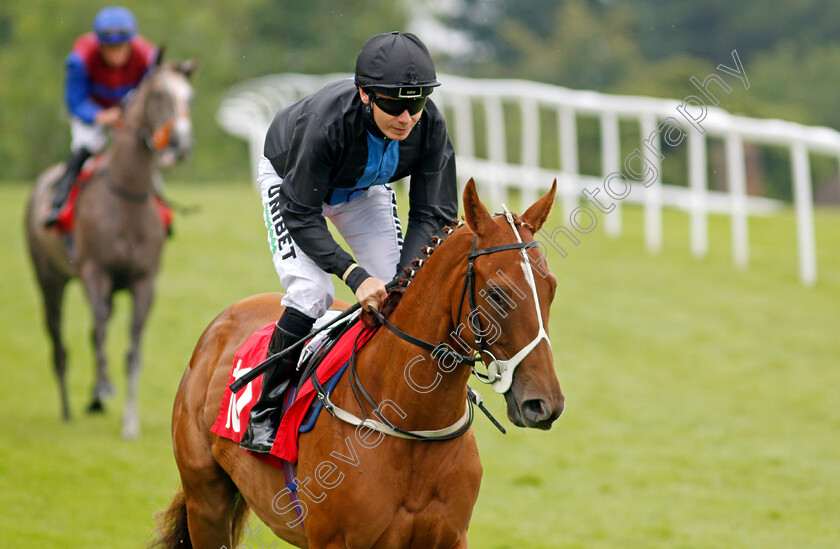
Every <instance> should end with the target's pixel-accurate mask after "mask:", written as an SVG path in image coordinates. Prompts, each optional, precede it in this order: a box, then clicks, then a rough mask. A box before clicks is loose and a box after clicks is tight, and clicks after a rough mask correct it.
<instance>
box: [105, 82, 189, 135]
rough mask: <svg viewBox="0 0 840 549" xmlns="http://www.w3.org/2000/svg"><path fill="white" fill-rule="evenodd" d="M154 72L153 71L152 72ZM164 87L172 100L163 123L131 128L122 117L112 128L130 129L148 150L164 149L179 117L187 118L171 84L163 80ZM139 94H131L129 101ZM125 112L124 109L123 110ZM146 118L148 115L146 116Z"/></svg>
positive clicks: (186, 113) (186, 112) (187, 115)
mask: <svg viewBox="0 0 840 549" xmlns="http://www.w3.org/2000/svg"><path fill="white" fill-rule="evenodd" d="M153 74H154V73H153ZM147 78H151V75H149V76H147ZM165 82H166V88H167V90H168V91H169V98H170V99H171V100H172V107H173V108H172V116H170V117H169V118H168V119H167V120H166V121H165V122H164V123H163V124H161V125H160V126H158V127H157V128H154V127H146V126H137V127H134V128H132V126H131V125H129V124H128V123H127V122H126V121H125V120H124V119H122V118H120V119H119V120H118V121H117V123H116V124H114V128H115V129H117V130H120V131H130V132H132V133H133V134H134V135H135V136H136V137H137V138H139V139H141V140H143V142H144V143H146V146H147V147H148V148H149V150H152V151H161V150H163V149H165V148H166V147H167V146H168V145H169V139H170V137H171V136H172V130H173V129H174V128H175V124H176V123H177V122H178V120H180V119H181V118H188V117H189V114H188V110H187V109H185V108H184V105H183V103H184V102H183V101H178V100H177V99H176V97H177V96H176V95H175V93H174V92H173V91H172V85H171V84H170V82H169V81H168V80H165ZM138 95H139V94H132V95H131V96H130V97H131V100H130V102H131V101H134V100H135V98H136V97H137V96H138ZM123 112H125V109H124V110H123ZM146 118H148V116H146Z"/></svg>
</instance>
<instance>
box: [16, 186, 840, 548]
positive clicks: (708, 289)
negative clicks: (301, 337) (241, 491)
mask: <svg viewBox="0 0 840 549" xmlns="http://www.w3.org/2000/svg"><path fill="white" fill-rule="evenodd" d="M170 193H171V195H172V198H174V199H176V200H178V201H180V202H184V203H187V204H197V205H199V206H200V208H201V209H200V211H199V212H198V213H197V214H195V215H192V216H186V217H185V216H179V217H178V218H177V219H176V223H177V224H176V235H175V238H174V239H172V240H171V241H170V242H169V245H168V247H167V248H166V251H165V258H164V264H163V268H162V272H161V275H160V277H159V284H158V294H157V301H156V304H155V306H154V308H153V310H152V314H151V317H150V320H149V322H148V325H147V333H146V338H145V343H144V372H143V375H142V378H141V391H140V404H141V418H142V429H143V435H142V437H141V439H140V440H137V441H124V440H122V439H121V438H120V436H119V433H120V412H121V408H122V404H123V400H124V399H123V396H122V391H123V390H124V386H125V376H124V373H123V359H124V349H125V343H126V339H127V331H128V326H127V318H128V305H129V304H128V301H127V299H125V296H122V297H121V299H118V300H117V303H116V313H115V317H114V319H113V320H112V323H111V329H110V333H109V342H108V348H109V351H110V356H111V359H112V364H111V368H110V371H111V374H112V377H113V381H114V382H115V384H116V386H117V388H118V393H119V394H118V396H117V397H116V398H114V399H113V401H110V402H108V410H107V413H106V414H104V415H101V416H89V415H87V414H85V413H84V407H85V405H86V404H87V399H88V397H89V393H90V389H91V385H92V382H93V378H92V375H93V361H92V353H91V350H90V345H89V341H90V337H89V332H90V315H89V312H88V309H87V306H86V304H85V302H84V299H83V296H82V291H81V288H80V286H79V284H78V282H75V283H73V284H72V286H71V289H70V292H69V295H68V296H67V301H66V326H65V338H66V340H67V342H68V346H69V353H70V372H69V379H70V392H71V398H72V408H73V412H74V414H75V417H74V421H73V422H72V423H70V424H63V423H61V422H60V421H59V419H58V398H57V391H56V386H55V381H54V379H53V375H52V373H51V369H50V366H49V355H48V346H47V337H46V334H45V331H44V329H43V327H42V326H43V324H42V319H41V312H40V298H39V296H38V294H37V291H36V287H35V283H34V278H33V275H32V271H31V268H30V266H29V265H28V260H27V258H26V253H25V247H24V241H23V235H22V233H21V225H22V221H21V217H22V210H23V205H24V201H25V198H26V194H27V189H26V187H24V186H22V185H8V184H4V185H0V276H1V277H2V278H0V281H2V283H1V284H0V303H2V310H1V311H0V367H2V372H3V384H2V389H0V417H2V420H3V422H4V426H3V428H2V429H0V508H2V509H3V513H2V514H0V547H4V548H13V547H39V548H52V547H55V548H66V547H108V548H122V547H126V548H129V547H131V548H136V547H141V546H142V545H143V544H144V542H145V541H147V540H148V539H149V538H150V537H151V536H152V533H153V529H154V523H153V514H154V513H155V512H156V511H157V510H160V509H162V508H164V507H165V506H166V505H167V504H168V502H169V498H170V497H171V495H172V493H173V492H174V490H175V488H176V487H177V482H178V481H177V471H176V468H175V464H174V460H173V458H172V449H171V444H170V438H169V422H170V412H171V403H172V399H173V396H174V394H175V390H176V387H177V384H178V381H179V379H180V376H181V373H182V371H183V369H184V367H185V365H186V363H187V360H188V358H189V355H190V353H191V350H192V347H193V345H194V344H195V341H196V339H197V338H198V336H199V334H200V333H201V331H202V330H203V328H204V326H205V325H206V324H207V322H208V321H209V320H210V319H211V318H213V317H214V316H215V315H216V314H217V313H218V312H219V311H220V310H221V309H223V308H224V307H226V306H227V305H228V304H229V303H231V302H232V301H235V300H237V299H239V298H241V297H244V296H246V295H250V294H253V293H258V292H261V291H266V290H276V289H279V287H278V282H277V280H276V275H275V274H274V272H273V268H272V266H271V263H270V260H269V256H268V251H267V247H266V244H265V236H264V232H263V228H262V219H261V208H260V205H259V198H258V196H257V195H256V193H255V192H254V191H253V190H252V189H251V188H250V186H249V185H247V184H245V183H237V184H229V185H221V184H218V185H203V186H198V185H194V186H192V185H188V186H179V185H177V184H172V185H170ZM557 210H558V212H555V214H554V215H552V217H551V218H550V219H549V221H548V222H547V226H548V227H553V226H556V225H558V224H560V223H562V220H561V219H560V215H559V210H560V208H557ZM624 226H625V232H624V235H623V236H622V237H620V238H618V239H615V240H611V239H609V238H607V237H605V236H604V234H603V231H602V230H601V228H599V229H598V230H596V231H595V232H593V233H591V234H589V235H585V236H583V237H582V238H581V245H580V246H578V247H573V248H572V249H570V250H568V251H569V255H568V257H566V258H565V259H561V258H560V257H559V256H558V255H556V254H552V255H551V257H550V262H551V266H552V269H553V270H554V272H555V273H556V274H557V277H558V279H559V285H558V292H557V298H556V299H555V303H554V307H553V310H552V318H551V339H552V345H553V347H554V350H555V360H556V365H557V372H558V376H559V379H560V382H561V385H562V386H563V390H564V393H565V394H566V397H567V409H566V412H565V413H564V415H563V416H562V417H561V419H560V420H559V421H558V422H557V423H556V424H555V426H554V428H553V429H552V430H551V431H549V432H535V431H524V430H521V429H516V428H513V427H510V428H509V429H508V434H507V435H505V436H502V435H501V434H499V433H497V432H496V431H495V430H494V429H493V428H492V426H490V424H489V423H488V422H486V421H484V420H483V419H481V418H478V420H477V422H476V425H475V430H476V432H477V438H478V442H479V446H480V449H481V455H482V462H483V464H484V471H485V472H484V480H483V485H482V491H481V494H480V496H479V501H478V504H477V506H476V508H475V511H474V513H473V521H472V524H471V527H470V544H471V546H473V547H478V548H490V549H502V548H511V549H514V548H516V549H519V548H564V549H565V548H569V549H571V548H581V549H583V548H585V549H590V548H604V549H606V548H610V549H631V548H638V549H651V548H668V549H672V548H679V549H682V548H697V549H708V548H725V549H729V548H755V549H772V548H779V549H791V548H797V549H800V548H826V549H828V548H834V547H838V546H840V520H838V511H839V510H840V436H838V433H840V370H838V369H837V368H836V366H837V362H838V357H840V337H838V334H837V329H838V328H837V326H838V320H840V318H838V317H840V314H838V313H839V312H840V307H839V306H840V254H838V250H839V249H840V213H838V212H837V211H819V212H818V216H817V237H818V250H819V257H818V261H819V280H818V282H817V285H816V286H815V287H813V288H804V287H802V286H801V285H800V284H799V282H798V270H797V263H796V234H795V223H794V218H793V215H792V213H790V212H785V213H782V214H780V215H777V216H774V217H770V218H757V219H751V220H750V244H751V265H750V267H749V268H748V269H746V270H737V269H736V268H734V267H733V265H732V260H731V255H730V251H729V250H730V245H729V234H730V232H729V226H728V222H727V220H726V219H725V218H722V217H713V218H712V219H711V220H710V232H711V235H710V242H711V249H710V253H709V256H708V257H707V258H705V259H703V260H696V259H695V258H693V257H692V256H691V254H690V253H689V251H688V229H687V227H688V221H687V218H686V216H685V214H682V213H679V212H666V213H665V226H666V232H665V235H666V236H665V246H664V250H663V251H662V252H661V253H659V254H657V255H651V254H648V253H646V252H644V244H643V241H644V240H643V235H642V231H641V227H642V216H641V211H640V210H638V209H635V208H627V209H626V210H625V211H624ZM339 296H340V297H343V298H345V299H347V298H348V297H349V295H348V293H347V291H346V290H345V289H343V288H339ZM482 391H483V393H484V395H485V397H486V400H487V401H488V402H489V404H490V407H491V409H492V410H493V412H494V413H495V414H496V415H497V417H503V416H504V406H503V402H502V399H501V398H500V397H498V396H495V395H493V394H491V393H488V392H487V391H484V390H483V389H482ZM263 534H264V537H263V539H265V540H268V536H267V535H265V530H263ZM279 545H282V544H280V543H278V546H279Z"/></svg>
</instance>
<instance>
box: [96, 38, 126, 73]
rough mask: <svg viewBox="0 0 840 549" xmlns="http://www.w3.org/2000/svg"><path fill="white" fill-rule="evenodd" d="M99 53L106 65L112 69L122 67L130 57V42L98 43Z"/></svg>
mask: <svg viewBox="0 0 840 549" xmlns="http://www.w3.org/2000/svg"><path fill="white" fill-rule="evenodd" d="M99 53H101V54H102V59H104V60H105V64H106V65H108V66H109V67H111V68H112V69H119V68H122V67H124V66H125V65H126V64H127V63H128V60H129V58H131V43H130V42H123V43H122V44H99Z"/></svg>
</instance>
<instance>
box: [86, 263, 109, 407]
mask: <svg viewBox="0 0 840 549" xmlns="http://www.w3.org/2000/svg"><path fill="white" fill-rule="evenodd" d="M80 275H81V279H82V282H83V283H84V286H85V293H86V294H87V298H88V301H89V302H90V307H91V310H92V312H93V346H94V349H95V350H96V383H94V385H93V394H92V397H91V402H90V406H89V407H88V411H90V412H99V411H102V410H103V409H104V407H103V403H102V401H103V399H105V398H107V397H109V396H111V395H113V394H114V386H113V385H112V384H111V380H110V378H109V377H108V358H107V356H106V354H105V331H106V328H107V325H108V319H109V318H111V310H112V308H113V299H112V298H113V296H112V291H113V283H112V281H111V277H110V276H109V275H108V274H107V273H106V272H104V271H103V270H102V269H101V268H99V266H98V265H95V264H93V263H86V264H85V265H84V266H82V269H81V273H80Z"/></svg>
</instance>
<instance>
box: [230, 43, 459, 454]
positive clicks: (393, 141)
mask: <svg viewBox="0 0 840 549" xmlns="http://www.w3.org/2000/svg"><path fill="white" fill-rule="evenodd" d="M436 78H437V75H436V73H435V67H434V63H433V61H432V57H431V55H430V54H429V51H428V50H427V49H426V46H425V45H424V44H423V42H421V41H420V39H419V38H417V37H416V36H415V35H413V34H410V33H399V32H392V33H386V34H379V35H376V36H373V37H372V38H370V39H369V40H368V41H367V42H366V43H365V45H364V46H363V47H362V50H361V52H360V53H359V55H358V58H357V59H356V71H355V78H354V79H352V80H351V79H346V80H340V81H337V82H333V83H331V84H328V85H327V86H325V87H324V88H322V89H321V90H320V91H318V92H315V93H314V94H312V95H310V96H308V97H305V98H303V99H301V100H300V101H298V102H297V103H295V104H293V105H290V106H289V107H287V108H285V109H283V110H281V111H280V112H278V113H277V115H276V116H275V117H274V120H273V122H272V123H271V125H270V127H269V129H268V132H267V134H266V138H265V147H264V151H263V153H264V154H263V157H262V159H261V160H260V164H259V172H258V182H259V184H260V189H261V192H262V203H263V211H264V217H265V223H266V227H267V228H268V243H269V247H270V249H271V252H272V254H273V259H274V267H275V269H276V270H277V274H278V275H279V277H280V282H281V284H282V285H283V288H284V289H285V291H286V295H285V296H284V297H283V301H282V303H283V305H284V306H285V307H286V309H285V311H284V312H283V315H282V316H281V317H280V319H279V320H278V321H277V323H276V325H275V327H274V333H273V334H272V337H271V342H270V343H269V347H268V356H271V355H273V354H276V353H278V352H280V351H281V350H282V349H284V348H286V347H288V346H290V345H292V344H294V343H296V342H297V341H299V340H300V339H301V338H303V337H304V336H306V335H307V334H308V333H309V331H310V330H311V329H312V326H313V324H314V323H315V320H316V319H317V318H319V317H320V316H322V315H323V314H324V313H325V312H326V310H327V309H328V308H329V306H330V305H331V304H332V302H333V298H334V295H335V288H334V287H333V284H332V280H331V279H330V274H334V275H336V276H337V277H339V278H341V280H342V281H344V283H345V284H347V286H349V287H350V289H351V290H352V291H353V292H354V293H355V295H356V299H358V301H359V303H360V304H361V305H362V307H363V308H364V309H365V310H368V309H369V308H370V307H374V308H377V307H379V306H380V304H381V302H382V300H383V299H384V298H385V296H386V292H385V282H384V281H388V280H391V279H393V278H395V276H397V275H398V274H399V273H401V272H402V270H403V267H406V266H408V265H410V263H411V261H412V259H413V258H415V257H417V256H418V255H420V248H421V247H422V246H423V245H425V244H426V243H427V242H428V241H429V238H430V237H431V236H432V234H435V233H437V232H439V231H440V230H441V229H442V228H443V226H444V225H445V224H446V223H448V222H450V221H451V220H452V219H454V218H455V217H456V216H457V213H458V195H457V184H456V181H455V151H454V149H453V148H452V143H451V142H450V140H449V135H448V132H447V129H446V124H445V122H444V119H443V114H442V113H441V111H440V110H438V108H437V107H436V106H435V104H434V103H433V102H432V101H430V100H429V99H428V96H429V94H431V93H432V90H433V89H434V88H435V87H436V86H439V85H440V83H439V82H438V81H437V80H436ZM406 176H410V178H411V179H410V187H409V194H408V199H409V214H408V230H407V232H406V237H405V241H403V237H402V229H401V225H400V220H399V218H398V217H397V207H396V200H395V194H394V191H393V190H391V187H390V185H389V183H390V182H393V181H397V180H399V179H402V178H404V177H406ZM326 218H329V219H330V221H331V222H332V224H333V226H334V227H335V228H336V229H337V230H338V232H339V233H340V234H341V235H342V237H343V238H344V240H345V241H346V242H347V244H348V246H349V247H350V250H351V251H352V253H353V254H354V255H355V259H354V257H353V255H350V253H348V252H347V251H345V250H344V249H343V248H342V247H341V246H339V245H338V244H337V243H336V241H335V239H334V238H333V237H332V235H331V234H330V232H329V230H328V229H327V225H326V221H325V219H326ZM299 356H300V352H298V353H293V356H287V357H284V358H283V359H282V360H281V361H280V362H279V363H278V364H277V365H276V366H275V367H274V368H273V369H272V370H269V371H267V372H266V373H265V374H264V375H263V389H262V394H261V397H260V400H259V401H258V402H257V403H256V404H255V405H254V407H253V408H252V409H251V417H250V421H249V423H248V429H247V430H246V432H245V433H244V436H243V439H242V444H241V447H242V448H244V449H246V450H250V451H254V452H261V453H267V452H269V451H270V449H271V447H270V441H271V439H272V438H273V436H274V434H275V432H276V431H277V428H278V426H279V423H278V420H277V419H274V418H272V415H273V414H272V412H274V410H275V409H276V408H277V407H278V406H279V405H280V398H281V396H282V393H283V390H284V389H285V387H286V386H287V385H288V383H289V382H290V378H291V377H292V376H293V375H294V370H295V367H296V365H297V361H298V358H299Z"/></svg>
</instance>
